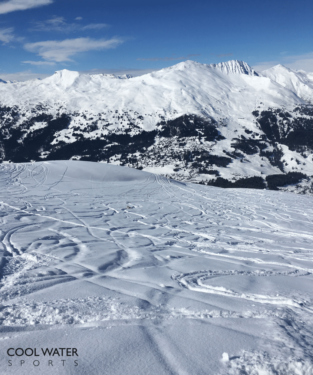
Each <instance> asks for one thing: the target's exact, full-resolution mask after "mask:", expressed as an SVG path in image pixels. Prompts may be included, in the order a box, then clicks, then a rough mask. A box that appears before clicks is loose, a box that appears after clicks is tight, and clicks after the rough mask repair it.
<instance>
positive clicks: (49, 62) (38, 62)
mask: <svg viewBox="0 0 313 375" xmlns="http://www.w3.org/2000/svg"><path fill="white" fill-rule="evenodd" d="M22 63H23V64H30V65H35V66H47V65H51V66H52V65H55V62H53V61H22Z"/></svg>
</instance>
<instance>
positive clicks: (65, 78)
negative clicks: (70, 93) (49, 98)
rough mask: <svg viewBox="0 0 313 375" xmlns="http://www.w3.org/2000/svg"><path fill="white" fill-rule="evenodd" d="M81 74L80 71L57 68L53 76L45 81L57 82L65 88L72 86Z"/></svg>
mask: <svg viewBox="0 0 313 375" xmlns="http://www.w3.org/2000/svg"><path fill="white" fill-rule="evenodd" d="M79 75H80V74H79V72H75V71H71V70H67V69H63V70H57V71H56V72H55V73H54V74H53V75H52V76H50V77H48V78H45V79H44V80H43V81H45V82H48V83H52V84H55V85H56V86H60V87H62V88H63V89H64V88H66V87H69V86H71V85H72V84H73V83H74V82H75V80H76V79H77V78H78V77H79Z"/></svg>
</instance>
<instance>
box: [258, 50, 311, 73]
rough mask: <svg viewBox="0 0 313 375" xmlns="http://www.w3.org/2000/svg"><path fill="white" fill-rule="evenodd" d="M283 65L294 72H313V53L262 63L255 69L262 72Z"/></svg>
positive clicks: (283, 57)
mask: <svg viewBox="0 0 313 375" xmlns="http://www.w3.org/2000/svg"><path fill="white" fill-rule="evenodd" d="M278 64H282V65H285V66H286V67H288V68H290V69H293V70H304V71H306V72H313V52H309V53H306V54H302V55H290V56H282V57H281V58H280V59H279V60H272V61H262V62H259V63H257V64H255V65H254V66H253V69H255V70H256V71H259V72H261V71H262V70H266V69H269V68H271V67H273V66H275V65H278Z"/></svg>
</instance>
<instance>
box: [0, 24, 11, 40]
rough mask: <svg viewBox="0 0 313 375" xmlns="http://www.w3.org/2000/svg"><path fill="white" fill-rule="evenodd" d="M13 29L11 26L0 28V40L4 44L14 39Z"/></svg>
mask: <svg viewBox="0 0 313 375" xmlns="http://www.w3.org/2000/svg"><path fill="white" fill-rule="evenodd" d="M13 31H14V28H13V27H8V28H6V29H0V41H1V42H3V43H4V44H6V43H10V42H12V41H13V40H14V34H13Z"/></svg>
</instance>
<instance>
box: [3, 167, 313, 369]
mask: <svg viewBox="0 0 313 375" xmlns="http://www.w3.org/2000/svg"><path fill="white" fill-rule="evenodd" d="M0 220H1V245H0V246H1V247H0V256H1V261H0V264H1V269H0V271H1V280H0V297H1V306H0V321H1V325H0V369H1V373H4V374H33V373H34V374H35V373H36V374H38V373H44V374H55V373H57V374H110V375H113V374H114V375H118V374H121V375H122V374H123V375H127V374H134V375H135V374H136V375H138V374H144V375H147V374H153V375H155V374H160V375H162V374H187V375H191V374H197V375H198V374H203V375H204V374H206V375H208V374H214V375H215V374H262V375H264V374H276V375H277V374H279V375H285V374H313V367H312V359H313V358H312V349H313V315H312V312H313V288H312V283H313V276H312V274H313V259H312V240H313V235H312V223H313V201H312V197H309V196H296V195H293V194H289V193H283V192H273V191H265V190H264V191H263V190H261V191H259V190H245V189H227V190H223V189H218V188H214V187H207V186H201V185H192V184H188V183H179V182H176V181H173V180H169V179H166V178H164V177H160V176H157V175H154V174H152V173H147V172H143V171H138V170H134V169H128V168H125V167H119V166H114V165H110V164H104V163H88V162H78V161H57V162H42V163H33V164H2V165H1V166H0ZM60 347H63V348H64V347H66V348H73V347H74V348H77V350H78V354H79V357H78V364H79V365H78V367H75V366H74V362H73V361H74V359H76V358H75V357H66V358H62V357H51V358H47V357H43V356H42V355H41V356H40V357H39V358H37V357H36V358H34V357H25V356H24V357H12V358H9V357H8V356H7V354H6V351H7V349H9V348H38V350H40V348H60ZM9 359H11V360H12V366H8V360H9ZM21 359H23V360H25V363H24V364H23V365H22V366H21V364H20V360H21ZM34 359H38V360H39V361H40V367H34V366H33V364H32V363H33V360H34ZM61 359H66V362H65V364H64V366H63V365H62V362H61ZM48 360H53V368H52V367H51V366H50V367H49V366H48Z"/></svg>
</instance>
